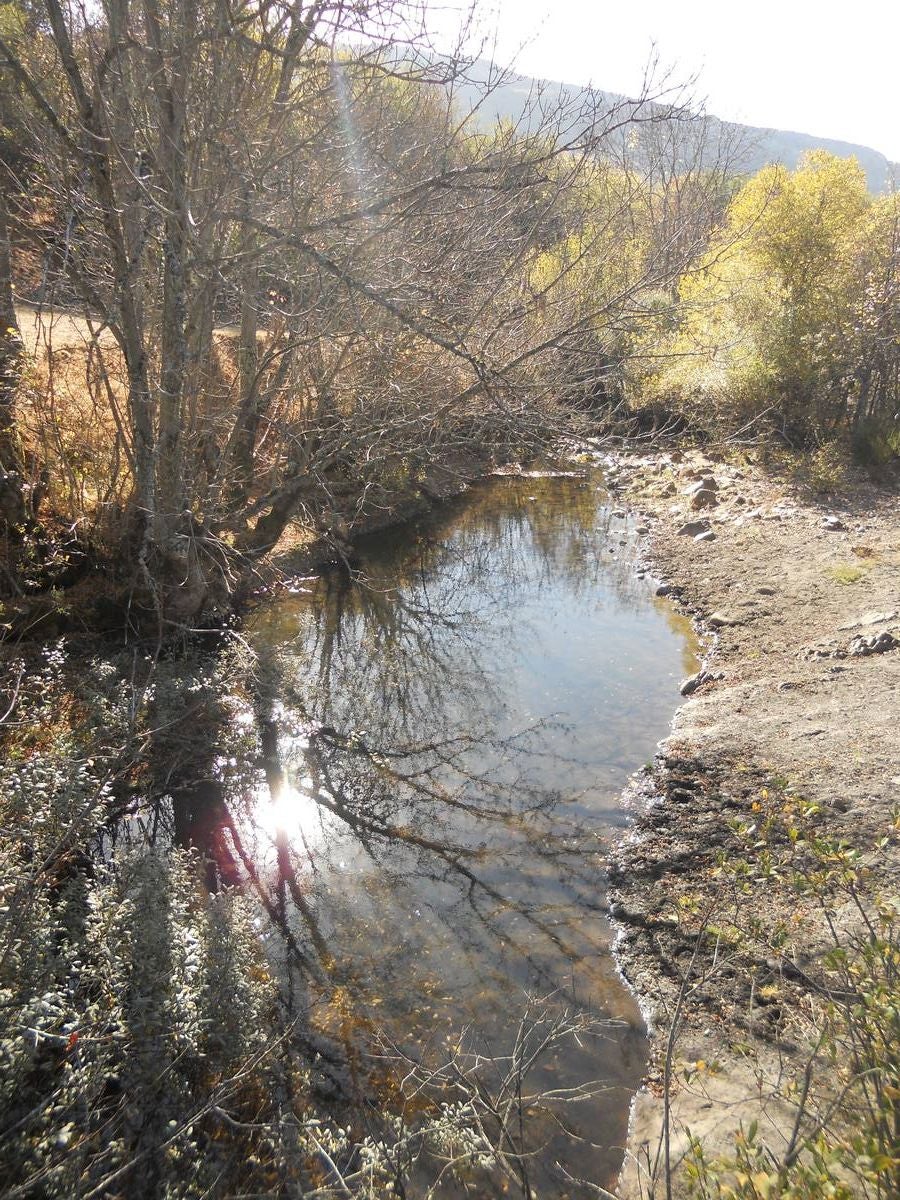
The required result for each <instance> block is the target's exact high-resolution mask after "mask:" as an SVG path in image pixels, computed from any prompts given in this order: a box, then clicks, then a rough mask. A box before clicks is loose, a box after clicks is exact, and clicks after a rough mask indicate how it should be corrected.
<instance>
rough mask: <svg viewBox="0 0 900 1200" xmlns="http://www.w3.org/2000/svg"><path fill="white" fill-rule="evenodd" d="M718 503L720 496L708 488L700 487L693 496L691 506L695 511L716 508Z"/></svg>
mask: <svg viewBox="0 0 900 1200" xmlns="http://www.w3.org/2000/svg"><path fill="white" fill-rule="evenodd" d="M718 503H719V497H718V496H717V495H716V493H715V492H712V491H710V490H709V489H708V488H700V490H699V491H696V492H694V494H693V495H692V496H691V508H692V509H693V510H694V511H695V512H697V511H698V510H699V509H701V508H715V506H716V505H717V504H718Z"/></svg>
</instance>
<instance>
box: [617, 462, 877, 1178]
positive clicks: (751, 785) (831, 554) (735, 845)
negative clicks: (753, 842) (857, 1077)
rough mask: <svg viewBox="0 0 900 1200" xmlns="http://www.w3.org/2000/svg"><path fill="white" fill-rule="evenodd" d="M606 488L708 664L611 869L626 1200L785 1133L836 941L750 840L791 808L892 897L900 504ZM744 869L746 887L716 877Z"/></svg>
mask: <svg viewBox="0 0 900 1200" xmlns="http://www.w3.org/2000/svg"><path fill="white" fill-rule="evenodd" d="M607 470H608V479H609V483H610V487H611V490H612V492H613V494H614V495H616V496H617V497H619V498H620V499H621V500H622V502H623V503H624V504H627V505H628V506H629V507H630V508H631V509H632V510H633V511H635V512H637V513H638V514H639V517H640V520H641V522H642V524H641V527H640V528H641V529H642V530H646V533H645V534H644V541H645V550H646V558H647V564H648V567H649V568H650V569H651V570H652V572H653V574H654V575H655V576H656V577H657V578H658V579H659V580H660V585H659V594H661V595H666V596H670V597H671V599H672V602H673V603H675V604H677V605H678V607H679V608H680V609H681V610H682V611H683V612H685V613H687V614H689V615H690V616H691V617H692V618H693V620H694V621H695V624H696V626H697V628H698V630H699V631H700V632H701V634H702V635H703V637H704V647H705V656H704V661H703V664H702V669H701V671H700V672H698V674H697V675H696V676H694V677H693V678H692V679H690V680H686V681H685V682H684V684H683V685H682V694H683V695H685V696H686V697H687V700H686V703H685V704H684V705H683V707H682V708H681V709H680V710H679V712H678V714H677V715H676V718H675V721H674V723H673V729H672V733H671V735H670V736H669V738H668V739H667V740H666V741H665V742H664V743H663V744H662V746H661V748H660V752H659V754H658V756H657V759H656V761H655V762H654V764H653V765H652V767H650V768H649V769H647V770H645V772H643V773H642V775H641V776H640V777H638V778H637V779H636V780H635V783H634V785H633V787H632V789H631V790H630V793H629V795H628V797H627V802H628V803H629V805H630V806H631V808H632V811H633V813H634V826H633V829H632V831H631V833H630V834H629V836H628V837H627V838H626V839H624V840H623V842H622V844H621V845H620V846H619V847H618V849H617V852H616V854H615V856H614V860H613V861H612V862H611V864H610V889H611V890H610V904H611V911H612V915H613V917H614V920H615V923H616V925H617V929H618V937H617V954H618V959H619V964H620V967H621V969H622V972H623V974H624V975H625V977H626V979H627V980H628V981H629V983H630V984H631V986H632V987H633V988H634V989H635V991H636V993H637V994H638V997H639V999H640V1000H641V1003H642V1005H643V1007H644V1010H645V1012H646V1014H647V1018H648V1023H649V1025H650V1027H651V1030H652V1033H653V1040H652V1045H653V1056H652V1060H651V1066H650V1069H649V1072H648V1076H647V1080H646V1084H645V1087H644V1089H643V1090H642V1092H641V1093H640V1094H639V1096H638V1098H637V1100H636V1102H635V1106H634V1113H633V1120H632V1127H631V1134H630V1143H629V1147H628V1152H627V1155H626V1163H625V1167H624V1170H623V1174H622V1178H621V1181H620V1194H621V1196H622V1197H623V1198H625V1200H633V1198H637V1197H642V1198H649V1197H653V1196H656V1197H661V1196H663V1195H666V1194H667V1192H666V1189H665V1184H664V1183H663V1182H662V1180H663V1178H664V1176H665V1175H666V1173H667V1172H668V1173H671V1174H673V1175H674V1176H675V1177H676V1180H677V1177H678V1176H679V1166H680V1164H682V1161H683V1159H684V1157H685V1155H686V1153H688V1151H689V1148H690V1143H691V1138H692V1137H697V1138H699V1139H700V1140H701V1141H702V1142H703V1144H704V1148H705V1150H706V1151H707V1152H710V1153H717V1152H721V1151H726V1150H727V1149H728V1148H729V1147H730V1145H731V1144H732V1141H733V1134H734V1133H735V1132H736V1131H737V1130H738V1128H739V1126H740V1124H741V1123H742V1122H743V1123H744V1125H745V1126H746V1125H747V1124H749V1122H750V1121H752V1120H761V1121H762V1122H763V1123H764V1126H765V1128H766V1129H767V1130H768V1132H769V1136H770V1138H771V1139H772V1140H773V1141H774V1143H775V1145H776V1146H777V1144H778V1143H779V1140H781V1141H783V1143H784V1144H785V1145H786V1144H787V1142H788V1139H789V1138H790V1136H791V1133H792V1130H793V1125H794V1122H795V1117H796V1105H795V1104H793V1103H792V1102H791V1099H790V1089H789V1088H786V1087H785V1081H786V1080H790V1078H791V1076H792V1074H796V1073H797V1072H800V1073H801V1074H802V1071H803V1064H804V1063H805V1062H806V1061H807V1058H806V1054H807V1048H808V1045H809V1043H810V1040H811V1038H812V1036H813V1035H814V1031H815V1025H816V998H817V994H818V993H820V992H821V985H820V983H819V977H820V974H821V960H822V955H823V952H824V950H825V949H826V948H827V945H828V937H827V930H826V929H825V928H824V925H825V921H824V920H823V916H822V913H821V912H820V911H818V910H816V909H815V908H814V906H810V907H809V909H808V910H807V909H806V908H804V907H803V906H802V905H800V906H798V904H797V898H796V893H795V892H793V891H792V890H791V889H790V888H789V887H787V886H786V885H785V883H784V879H783V876H784V875H785V874H786V872H784V871H783V872H781V873H779V871H778V869H777V867H776V868H775V869H773V868H772V865H771V861H770V859H771V852H770V851H768V850H766V851H765V853H766V854H768V855H769V858H767V859H766V860H765V862H766V869H765V870H762V869H760V870H757V867H756V866H755V865H754V862H753V854H754V853H755V854H756V855H757V856H761V855H762V854H763V853H764V852H763V851H762V850H760V849H759V847H757V848H756V849H755V850H753V849H752V848H751V850H750V851H749V852H748V843H747V837H746V831H747V830H748V829H749V830H753V829H755V826H756V823H757V822H760V821H761V820H765V819H769V820H770V821H774V819H775V816H777V811H778V806H779V805H781V806H784V805H791V804H795V803H797V802H799V801H800V798H802V803H803V804H804V805H806V806H808V808H809V811H812V812H815V814H816V815H815V818H814V820H815V822H816V827H817V829H821V831H822V832H823V833H824V834H827V835H828V836H830V837H835V838H839V839H845V840H847V841H848V842H852V844H853V845H854V846H856V847H857V848H858V849H859V850H860V853H861V861H863V862H864V863H865V864H866V868H867V872H868V876H867V877H868V883H867V886H868V887H870V888H871V889H872V890H873V894H874V891H875V890H880V889H884V888H890V887H893V886H896V882H897V875H898V855H897V853H896V848H895V846H894V844H893V842H892V841H891V838H892V836H893V835H892V834H891V832H890V831H891V828H892V808H893V806H894V805H895V803H896V800H897V797H898V796H900V739H898V738H897V736H896V721H897V718H898V715H900V503H898V491H897V488H896V486H888V485H883V486H875V485H873V484H872V483H871V482H868V481H865V480H862V479H854V480H850V481H848V482H847V483H846V485H845V486H844V488H843V489H842V491H841V492H840V493H839V494H836V495H832V496H829V497H828V499H827V501H820V500H818V499H816V498H814V497H810V496H805V495H804V494H803V493H802V491H801V490H800V489H799V487H797V486H794V485H792V484H791V483H790V481H787V480H779V479H778V478H776V477H773V476H772V475H771V474H769V473H767V472H765V471H763V470H762V469H761V468H760V467H759V466H758V465H757V464H755V463H754V462H753V461H752V459H751V458H750V457H749V456H748V458H747V460H746V461H742V462H735V461H734V460H733V459H732V460H730V461H726V460H725V459H715V458H712V457H710V456H708V455H705V454H702V453H700V452H697V451H688V452H680V451H677V450H676V451H674V452H672V453H651V454H644V455H622V456H618V457H616V458H611V459H610V460H608V462H607ZM885 835H888V837H889V843H890V844H889V846H888V849H887V851H886V850H885V846H884V843H883V842H882V839H883V838H884V837H885ZM789 852H790V847H787V848H785V849H784V850H783V851H782V850H778V849H776V852H775V858H776V859H777V858H778V855H779V854H783V856H784V858H785V862H786V861H787V858H788V856H789ZM748 853H749V854H750V860H749V861H750V867H749V869H748V871H747V873H746V877H745V878H743V879H742V880H741V885H740V887H739V888H738V887H736V886H735V882H734V879H733V877H732V876H731V875H730V874H729V870H728V868H727V866H726V867H723V864H728V863H730V862H732V861H735V860H738V859H740V858H741V856H742V855H747V854H748ZM741 861H743V859H741ZM837 919H838V920H840V921H852V919H853V917H852V915H848V914H845V913H838V914H837ZM745 929H746V930H748V931H749V932H748V933H747V936H746V937H742V936H740V935H739V934H737V933H735V930H745ZM713 930H714V931H715V936H710V931H713ZM665 1130H668V1132H667V1134H665V1135H664V1131H665ZM667 1163H668V1166H667ZM679 1190H680V1186H679V1185H678V1183H677V1182H676V1185H675V1186H674V1188H673V1193H672V1194H673V1195H678V1194H679Z"/></svg>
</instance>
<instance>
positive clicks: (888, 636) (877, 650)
mask: <svg viewBox="0 0 900 1200" xmlns="http://www.w3.org/2000/svg"><path fill="white" fill-rule="evenodd" d="M898 646H900V641H898V640H897V638H895V637H894V635H893V634H892V633H888V632H887V630H885V632H884V633H875V634H872V636H871V637H868V638H866V637H862V635H859V636H858V637H855V638H853V640H852V641H851V642H850V653H851V654H852V655H853V657H854V658H866V657H868V656H869V655H870V654H887V652H888V651H889V650H896V649H897V647H898Z"/></svg>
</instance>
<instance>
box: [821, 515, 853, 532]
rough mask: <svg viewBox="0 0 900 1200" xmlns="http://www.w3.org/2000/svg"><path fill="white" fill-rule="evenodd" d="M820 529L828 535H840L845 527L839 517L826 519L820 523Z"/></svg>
mask: <svg viewBox="0 0 900 1200" xmlns="http://www.w3.org/2000/svg"><path fill="white" fill-rule="evenodd" d="M822 528H823V529H824V530H826V532H828V533H840V532H841V531H842V530H844V529H846V528H847V526H846V525H845V524H844V522H843V521H842V520H841V519H840V517H826V518H825V519H824V521H823V522H822Z"/></svg>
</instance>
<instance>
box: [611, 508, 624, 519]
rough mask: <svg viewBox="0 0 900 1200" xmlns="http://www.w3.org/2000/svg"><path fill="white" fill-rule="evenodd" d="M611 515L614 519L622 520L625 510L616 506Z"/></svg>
mask: <svg viewBox="0 0 900 1200" xmlns="http://www.w3.org/2000/svg"><path fill="white" fill-rule="evenodd" d="M611 515H612V516H613V517H615V518H616V520H618V521H622V520H624V519H625V510H624V509H623V508H617V509H616V511H615V512H614V513H612V514H611Z"/></svg>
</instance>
